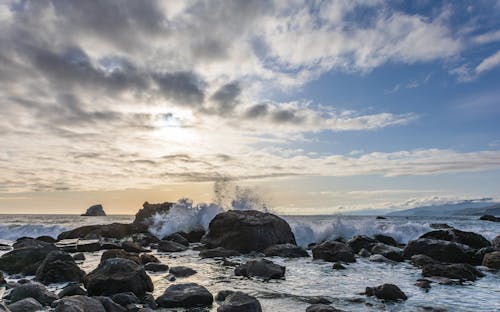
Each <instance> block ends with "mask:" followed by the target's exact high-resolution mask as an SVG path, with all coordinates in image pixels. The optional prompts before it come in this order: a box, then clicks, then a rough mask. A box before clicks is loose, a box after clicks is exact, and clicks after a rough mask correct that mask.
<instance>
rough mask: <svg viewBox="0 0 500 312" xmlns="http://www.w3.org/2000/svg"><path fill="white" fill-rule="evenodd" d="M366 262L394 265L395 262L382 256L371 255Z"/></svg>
mask: <svg viewBox="0 0 500 312" xmlns="http://www.w3.org/2000/svg"><path fill="white" fill-rule="evenodd" d="M368 260H370V261H371V262H384V263H389V264H396V263H397V262H396V261H394V260H391V259H387V258H386V257H384V256H383V255H371V256H370V257H369V258H368Z"/></svg>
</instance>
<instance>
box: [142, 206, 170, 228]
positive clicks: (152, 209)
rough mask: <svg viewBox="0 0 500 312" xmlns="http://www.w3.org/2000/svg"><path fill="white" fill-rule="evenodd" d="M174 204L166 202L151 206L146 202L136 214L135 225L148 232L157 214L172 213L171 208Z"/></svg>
mask: <svg viewBox="0 0 500 312" xmlns="http://www.w3.org/2000/svg"><path fill="white" fill-rule="evenodd" d="M173 205H174V203H169V202H164V203H160V204H150V203H148V202H145V203H144V204H143V205H142V209H140V210H139V211H138V212H137V213H136V214H135V219H134V222H133V224H134V225H135V226H136V227H137V228H138V229H139V230H140V231H142V232H147V230H148V228H149V226H150V225H151V222H152V217H153V216H154V215H156V214H166V213H168V212H169V211H170V208H172V206H173Z"/></svg>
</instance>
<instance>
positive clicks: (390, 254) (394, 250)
mask: <svg viewBox="0 0 500 312" xmlns="http://www.w3.org/2000/svg"><path fill="white" fill-rule="evenodd" d="M371 253H372V254H378V255H382V256H384V257H386V258H387V259H390V260H392V261H398V262H401V261H403V250H402V249H401V248H398V247H394V246H389V245H386V244H382V243H378V244H375V245H373V247H372V249H371Z"/></svg>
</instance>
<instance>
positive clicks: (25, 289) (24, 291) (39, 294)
mask: <svg viewBox="0 0 500 312" xmlns="http://www.w3.org/2000/svg"><path fill="white" fill-rule="evenodd" d="M26 298H33V299H35V300H36V301H38V302H40V303H41V304H42V305H50V304H51V303H52V302H54V301H55V300H57V299H58V297H57V295H56V294H55V293H53V292H51V291H49V290H48V289H47V288H46V287H45V286H43V285H42V284H38V283H26V284H20V285H19V286H17V287H14V288H12V289H10V290H9V291H8V292H7V293H6V294H5V295H4V297H3V299H5V300H6V301H8V302H11V303H14V302H17V301H20V300H23V299H26Z"/></svg>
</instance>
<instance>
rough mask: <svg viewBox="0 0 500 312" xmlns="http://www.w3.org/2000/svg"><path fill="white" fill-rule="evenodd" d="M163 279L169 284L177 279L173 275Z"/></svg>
mask: <svg viewBox="0 0 500 312" xmlns="http://www.w3.org/2000/svg"><path fill="white" fill-rule="evenodd" d="M165 279H166V280H167V281H169V282H173V281H175V280H176V279H177V277H175V275H173V274H169V275H167V276H165Z"/></svg>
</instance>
